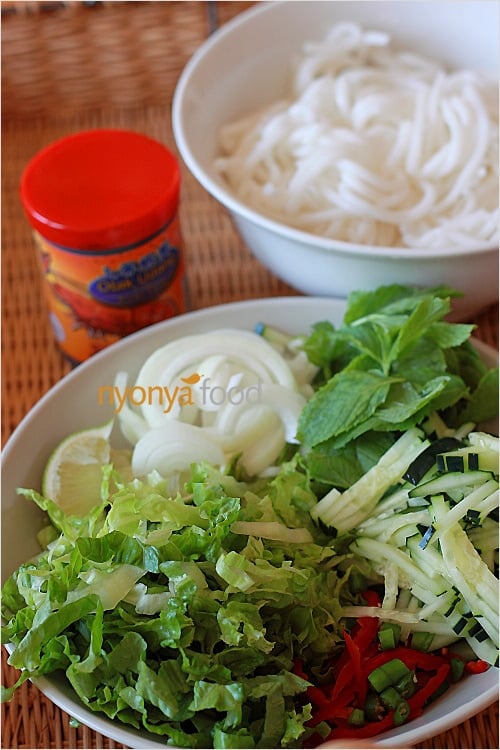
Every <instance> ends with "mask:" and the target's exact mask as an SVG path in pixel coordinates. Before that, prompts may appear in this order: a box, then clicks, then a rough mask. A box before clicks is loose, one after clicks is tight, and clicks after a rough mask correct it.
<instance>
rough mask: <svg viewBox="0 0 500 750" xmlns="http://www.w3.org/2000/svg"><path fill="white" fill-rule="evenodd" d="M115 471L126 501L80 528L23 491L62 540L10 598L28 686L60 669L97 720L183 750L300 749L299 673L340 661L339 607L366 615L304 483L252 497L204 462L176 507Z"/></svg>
mask: <svg viewBox="0 0 500 750" xmlns="http://www.w3.org/2000/svg"><path fill="white" fill-rule="evenodd" d="M105 473H107V474H108V475H111V474H112V475H113V478H114V480H115V481H114V483H113V487H116V489H113V490H112V491H110V490H109V486H110V485H108V494H107V495H105V496H104V497H103V503H102V507H101V509H100V512H99V513H97V511H92V517H91V518H90V516H89V518H86V517H84V518H80V519H78V520H79V525H78V524H77V520H76V518H72V517H66V516H64V514H63V513H61V511H60V509H58V508H57V507H56V506H54V505H53V504H52V503H51V502H49V501H48V500H47V499H46V498H43V497H42V496H40V495H38V494H37V493H35V492H33V491H23V494H25V495H26V496H27V497H29V498H31V499H32V500H33V501H34V502H36V503H37V504H38V505H40V506H41V507H43V508H44V509H46V510H47V513H48V515H49V518H50V519H51V521H52V523H53V524H54V525H55V526H57V527H58V528H59V530H60V533H59V534H58V535H57V536H56V538H53V536H52V535H48V537H47V538H48V539H50V543H49V547H48V548H47V549H45V550H44V551H42V552H41V553H40V555H39V556H38V557H37V558H36V559H35V560H32V561H30V562H27V563H26V564H24V565H22V566H21V567H20V568H19V570H17V571H16V572H15V573H14V574H13V575H12V576H11V577H10V579H9V580H8V581H7V583H6V584H5V586H4V589H3V592H2V593H3V599H2V609H3V616H4V620H5V623H6V624H5V626H4V628H3V640H4V641H6V642H7V641H10V642H11V643H12V644H13V645H14V650H13V652H12V655H11V657H10V663H11V664H12V665H13V666H16V667H18V668H20V669H22V670H23V671H22V674H21V678H20V681H19V684H20V683H21V682H22V681H24V680H25V679H27V678H29V677H36V676H38V675H43V674H49V673H51V672H53V671H54V670H56V669H62V670H64V671H65V672H66V675H67V677H68V679H69V681H70V683H71V685H72V686H73V688H74V690H75V691H76V693H77V694H78V696H79V698H80V699H81V701H82V702H83V703H84V704H85V705H86V706H87V707H88V708H90V709H92V710H94V711H100V712H104V713H105V714H106V715H107V716H108V717H110V718H112V719H116V720H120V721H124V722H126V723H127V724H129V725H131V726H133V727H136V728H143V729H146V730H148V731H149V732H152V733H154V734H158V735H161V736H163V737H164V738H165V741H166V742H167V741H170V742H172V744H175V745H176V746H177V747H213V746H215V747H229V746H230V747H254V746H260V747H287V746H290V745H292V746H295V745H296V744H297V741H298V740H299V739H300V740H301V739H302V738H304V737H306V736H307V734H308V732H309V731H310V730H308V729H307V728H306V726H305V724H306V722H307V721H308V720H309V718H310V715H311V714H310V706H309V704H308V703H307V702H306V703H305V704H304V705H302V701H300V700H297V699H296V698H297V697H298V696H300V695H302V694H303V693H304V691H305V689H306V687H307V686H308V684H309V683H308V682H306V681H305V680H303V679H302V678H300V677H298V676H296V675H295V674H294V673H293V671H292V669H293V663H294V659H295V658H296V657H297V655H299V654H300V655H301V656H302V657H304V658H308V659H309V660H312V661H316V660H317V661H318V663H321V661H322V660H323V659H326V658H330V657H331V655H332V653H334V652H335V650H336V649H338V647H339V645H340V644H341V643H342V634H341V633H342V629H341V626H340V608H341V604H340V602H341V600H342V602H346V601H347V602H352V601H356V599H355V598H353V595H351V593H350V591H349V587H348V576H347V575H346V570H347V569H348V568H347V567H346V565H345V562H346V561H345V558H344V556H342V555H339V554H337V553H336V552H335V551H334V549H333V548H332V547H331V546H329V545H326V546H325V545H323V544H322V543H321V544H320V543H318V542H320V541H321V542H323V541H324V538H323V536H322V534H321V533H320V532H319V531H318V530H317V529H316V528H315V526H314V524H313V523H312V521H311V519H310V515H309V509H310V508H311V507H312V506H313V505H314V503H315V502H316V500H315V496H314V494H313V493H312V491H311V490H310V488H309V486H308V480H307V477H306V476H305V475H304V473H302V472H299V471H298V469H297V466H296V463H295V462H291V463H289V464H284V465H283V466H282V468H281V472H280V474H279V475H278V476H277V477H276V478H275V479H273V480H271V481H265V482H264V481H262V480H260V481H256V482H254V483H252V484H245V483H242V482H238V481H236V480H235V479H234V478H233V477H231V476H226V475H223V474H222V473H220V472H218V471H216V470H215V469H213V468H211V467H209V466H207V465H203V464H197V465H194V466H193V467H192V474H191V480H190V482H189V484H188V486H187V487H186V492H185V494H184V495H183V496H181V495H178V496H176V497H170V496H169V495H168V493H167V490H166V486H167V484H166V482H165V481H164V480H162V479H161V478H160V477H159V476H156V475H151V476H150V478H149V479H148V481H144V482H140V481H138V480H134V481H132V482H130V483H122V482H121V481H120V479H119V477H117V476H115V473H114V472H113V471H112V469H111V468H110V467H107V468H106V470H105ZM233 528H234V531H233ZM79 530H81V534H79V533H78V531H79ZM235 531H237V533H235ZM66 532H67V533H66ZM245 532H246V533H245ZM254 532H255V533H254ZM297 532H298V533H297ZM350 566H352V568H353V569H354V568H355V565H353V564H352V562H351V563H350ZM337 623H338V626H337ZM14 689H15V688H13V689H11V690H10V691H7V692H6V693H4V698H7V699H8V698H9V697H10V696H11V695H12V693H13V692H14Z"/></svg>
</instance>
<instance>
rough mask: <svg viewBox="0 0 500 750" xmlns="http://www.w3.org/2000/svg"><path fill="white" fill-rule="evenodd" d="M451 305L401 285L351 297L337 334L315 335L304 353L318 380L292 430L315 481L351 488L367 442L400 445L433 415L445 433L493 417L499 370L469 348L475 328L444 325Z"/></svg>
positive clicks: (323, 326)
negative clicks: (394, 438) (360, 448)
mask: <svg viewBox="0 0 500 750" xmlns="http://www.w3.org/2000/svg"><path fill="white" fill-rule="evenodd" d="M455 295H456V292H453V290H450V289H448V288H446V287H440V288H437V289H428V290H419V289H413V288H409V287H404V286H398V285H394V286H388V287H381V288H379V289H377V290H376V291H374V292H356V293H354V294H351V295H350V297H349V298H348V304H347V310H346V313H345V316H344V323H343V325H342V326H341V327H339V328H338V329H335V328H334V326H332V325H331V324H330V323H328V322H323V323H318V324H317V325H315V326H314V327H313V330H312V332H311V335H310V336H309V338H308V339H307V340H306V342H305V344H304V349H305V351H306V352H307V354H308V356H309V357H310V358H311V359H312V361H313V362H315V363H316V364H318V365H319V366H320V367H321V368H322V374H321V376H320V377H319V379H318V386H319V387H318V389H317V390H316V392H315V394H314V396H313V398H312V399H311V400H310V401H309V402H308V403H307V405H306V407H305V408H304V409H303V412H302V414H301V417H300V420H299V426H298V437H299V439H300V441H301V442H302V443H303V444H304V446H305V448H306V450H307V458H306V460H307V464H308V466H310V467H311V472H312V475H313V476H316V477H317V478H319V479H320V480H321V481H323V482H330V484H333V485H334V486H336V487H340V488H343V487H346V486H348V484H347V482H350V483H351V484H352V483H353V477H354V481H356V480H357V479H359V473H358V472H359V469H358V467H357V466H356V461H355V455H356V448H357V445H358V441H359V440H360V439H361V438H362V437H363V436H366V435H369V436H372V438H373V439H375V440H377V439H378V435H380V434H381V433H386V434H389V436H390V435H395V434H396V435H397V433H398V432H401V431H406V430H409V429H411V428H412V427H414V426H416V425H420V424H422V423H423V422H424V421H425V420H426V418H427V417H429V415H431V414H432V413H434V412H438V413H441V414H442V415H443V418H444V419H445V422H446V423H447V424H448V425H449V426H451V427H454V426H456V427H458V426H459V425H460V424H463V423H464V422H466V421H471V422H478V421H483V420H486V419H489V418H491V417H494V416H496V415H497V414H498V368H495V369H490V370H488V368H486V366H485V365H484V363H483V362H482V361H481V358H480V356H479V354H478V353H477V351H476V350H475V349H474V348H473V347H472V346H471V344H470V342H469V337H470V335H471V333H472V330H473V326H472V325H465V324H461V323H449V322H447V321H446V320H445V319H444V318H445V316H446V315H447V314H448V312H449V310H450V298H451V297H452V296H455ZM389 439H390V438H389ZM365 443H366V440H365ZM387 447H388V446H386V449H387ZM380 455H381V454H380V453H379V455H378V457H376V458H379V457H380ZM325 456H328V461H326V460H325ZM353 456H354V458H353ZM376 458H375V460H376ZM365 470H366V467H365ZM356 473H358V474H357V476H356ZM343 475H345V477H346V480H345V481H344V480H342V476H343ZM339 477H340V481H339Z"/></svg>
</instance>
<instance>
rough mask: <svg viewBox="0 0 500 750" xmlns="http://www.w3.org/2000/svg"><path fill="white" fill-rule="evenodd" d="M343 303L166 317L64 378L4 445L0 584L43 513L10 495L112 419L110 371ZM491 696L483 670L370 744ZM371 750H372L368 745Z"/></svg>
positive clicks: (294, 326)
mask: <svg viewBox="0 0 500 750" xmlns="http://www.w3.org/2000/svg"><path fill="white" fill-rule="evenodd" d="M344 309H345V305H344V302H343V301H340V300H335V299H324V298H319V299H318V298H308V297H289V298H287V297H284V298H276V299H264V300H251V301H247V302H239V303H233V304H227V305H220V306H217V307H212V308H207V309H205V310H201V311H198V312H193V313H189V314H187V315H183V316H181V317H178V318H172V319H171V320H168V321H166V322H164V323H158V324H157V325H155V326H151V327H150V328H146V329H144V330H142V331H139V332H138V333H136V334H133V335H131V336H129V337H127V338H125V339H123V340H122V341H120V342H119V343H117V344H114V345H113V346H112V347H110V348H108V349H106V350H104V351H102V352H100V353H99V354H96V355H95V356H94V357H92V358H91V359H89V360H87V362H85V363H84V364H82V365H80V366H79V367H78V368H77V369H76V370H73V371H72V372H71V373H70V374H69V375H67V376H66V377H64V378H63V379H62V380H61V381H60V382H59V383H58V384H57V385H56V386H55V387H54V388H52V390H50V391H49V392H48V393H47V394H46V395H45V396H44V397H43V398H42V399H41V400H40V401H39V402H38V403H37V404H36V406H35V407H34V408H33V409H32V410H31V411H30V413H29V414H28V415H27V416H26V417H25V418H24V419H23V421H22V422H21V423H20V425H19V426H18V428H17V429H16V430H15V432H14V433H13V435H12V437H11V438H10V440H9V441H8V443H7V445H6V447H5V449H4V452H3V457H2V568H1V573H2V581H4V580H5V579H6V578H7V577H8V576H9V575H10V574H11V573H12V572H13V571H14V570H15V569H16V568H17V567H18V566H19V565H20V564H21V563H22V562H24V561H25V560H26V559H27V558H28V557H30V556H32V555H34V554H36V553H37V552H38V551H39V549H38V546H37V542H36V540H35V535H36V532H37V531H38V530H39V529H40V528H41V526H42V513H41V511H39V510H38V509H37V508H36V507H35V506H34V504H32V503H29V502H28V501H27V500H26V499H25V498H23V497H21V496H19V495H16V488H17V487H32V488H35V489H40V484H41V476H42V471H43V467H44V465H45V462H46V461H47V458H48V457H49V455H50V453H51V451H52V450H53V448H54V447H55V446H56V444H57V443H58V442H59V441H60V440H61V439H62V438H63V437H65V436H66V435H68V434H70V433H72V432H75V431H76V430H80V429H84V428H86V427H91V426H93V425H96V424H101V423H102V422H104V421H106V420H107V419H108V418H110V417H111V416H112V407H110V406H104V405H99V403H98V389H99V387H100V386H102V385H108V384H110V383H113V381H114V376H115V374H116V372H117V370H122V369H124V370H127V371H129V372H130V374H131V376H132V377H133V376H134V375H136V374H137V373H138V371H139V368H140V366H141V363H142V362H144V360H145V358H146V357H147V356H148V355H149V354H150V353H151V352H153V351H154V350H155V349H157V348H158V347H159V346H161V345H162V344H164V343H166V342H167V341H170V340H172V339H175V338H179V337H180V336H185V335H187V334H191V333H199V332H203V331H208V330H214V329H216V328H220V327H228V326H230V327H236V328H242V329H248V330H252V329H253V328H254V325H255V323H256V322H258V321H263V322H269V323H272V324H274V325H275V326H277V327H279V328H281V329H282V330H284V331H287V332H289V333H301V332H304V333H307V332H308V331H309V329H310V326H311V325H312V324H313V323H314V322H316V321H319V320H327V319H328V320H331V321H332V322H333V323H334V324H339V323H341V321H342V317H343V314H344ZM477 346H478V348H479V351H480V352H481V354H482V355H483V357H484V359H485V361H486V362H487V363H488V365H490V366H494V365H495V364H496V362H497V355H496V353H495V352H494V351H493V350H492V349H491V348H489V347H487V346H485V345H484V344H482V343H481V342H477ZM36 684H37V686H38V687H39V688H40V690H41V691H42V692H43V693H44V694H45V695H46V696H47V697H48V698H50V699H51V700H52V701H53V702H54V703H55V704H56V705H58V706H59V707H60V708H62V709H63V710H64V711H66V712H67V713H69V714H70V715H71V716H73V717H75V718H76V719H77V720H78V721H80V722H82V723H83V724H85V725H87V726H88V727H90V728H92V729H94V730H96V731H97V732H100V733H101V734H103V735H105V736H107V737H110V738H111V739H113V740H115V741H116V742H119V743H121V744H123V745H125V746H127V747H130V748H160V747H161V748H164V747H165V743H164V742H162V741H161V740H160V739H159V738H158V737H157V736H153V735H149V734H148V733H146V732H138V731H136V730H134V729H129V728H127V727H126V726H124V725H122V724H120V723H118V722H113V721H111V720H110V719H108V718H107V717H105V716H100V715H98V714H95V713H93V712H92V711H89V710H88V709H87V708H85V706H83V705H82V704H81V703H80V702H79V700H78V698H77V697H76V694H75V693H74V692H73V689H72V688H71V686H70V685H69V683H68V682H67V681H66V680H65V678H62V677H43V678H40V679H38V680H37V681H36ZM497 693H498V670H496V669H490V670H488V671H487V672H486V673H484V674H481V675H476V676H474V677H473V678H470V679H467V680H465V681H464V682H462V683H460V684H458V685H455V686H454V687H453V688H452V689H451V690H450V691H449V692H448V693H447V694H446V695H445V696H443V697H442V698H441V699H439V700H438V701H436V702H435V703H434V704H432V706H431V707H430V708H429V709H428V710H426V712H425V714H424V715H423V716H422V717H420V718H418V719H416V720H415V721H412V722H411V723H409V724H407V725H403V726H402V727H400V728H398V729H394V730H392V731H390V732H386V733H384V734H382V735H380V737H378V738H377V743H376V744H377V747H390V748H401V747H410V746H413V745H414V744H415V743H418V742H422V741H424V740H426V739H427V738H429V737H432V736H434V735H436V734H439V733H441V732H443V731H445V730H446V729H449V728H450V727H452V726H455V725H457V724H459V723H460V722H462V721H464V720H465V719H467V718H468V717H470V716H473V715H474V714H476V713H477V712H479V711H481V710H482V709H483V708H485V707H486V706H488V705H490V704H491V703H493V702H494V701H495V700H496V698H497ZM372 746H373V747H375V745H374V744H373V743H372Z"/></svg>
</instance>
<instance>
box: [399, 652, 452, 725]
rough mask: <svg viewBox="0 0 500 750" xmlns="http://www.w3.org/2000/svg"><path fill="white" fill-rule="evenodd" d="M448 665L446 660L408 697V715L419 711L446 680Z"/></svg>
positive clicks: (448, 670)
mask: <svg viewBox="0 0 500 750" xmlns="http://www.w3.org/2000/svg"><path fill="white" fill-rule="evenodd" d="M450 669H451V667H450V665H449V664H448V662H444V663H442V664H441V666H440V667H439V669H438V670H437V672H436V674H435V675H433V676H432V677H431V678H430V679H429V680H427V683H426V684H425V685H424V686H423V687H422V688H420V690H418V691H417V692H416V693H415V695H413V696H412V697H411V698H409V699H408V705H409V706H410V715H411V716H412V717H413V715H414V712H417V711H419V710H420V709H422V708H423V707H424V704H425V702H426V701H427V700H428V699H429V698H430V697H431V696H432V695H433V694H434V693H435V692H436V690H438V688H440V687H441V685H442V684H443V682H444V681H445V680H446V678H447V677H448V675H449V673H450Z"/></svg>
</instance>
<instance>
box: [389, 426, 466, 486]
mask: <svg viewBox="0 0 500 750" xmlns="http://www.w3.org/2000/svg"><path fill="white" fill-rule="evenodd" d="M462 445H463V443H462V441H461V440H457V439H456V438H455V437H442V438H439V439H438V440H434V441H433V442H432V443H431V444H430V445H429V446H428V447H427V448H426V449H425V450H423V451H422V452H421V453H420V454H419V455H418V456H417V458H415V459H414V460H413V461H412V462H411V464H410V465H409V466H408V468H407V470H406V471H405V473H404V475H403V479H406V480H407V481H408V482H410V483H411V484H413V485H417V484H420V483H421V482H422V480H423V479H424V476H425V475H426V474H427V473H428V471H429V470H431V469H435V468H436V457H437V455H438V454H442V453H445V452H446V453H449V452H450V451H452V450H456V449H457V448H459V447H461V446H462Z"/></svg>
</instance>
